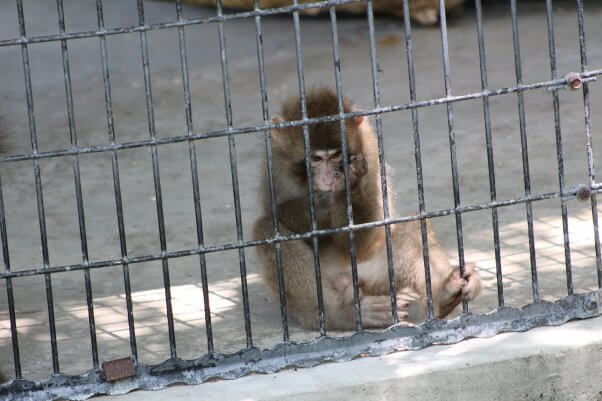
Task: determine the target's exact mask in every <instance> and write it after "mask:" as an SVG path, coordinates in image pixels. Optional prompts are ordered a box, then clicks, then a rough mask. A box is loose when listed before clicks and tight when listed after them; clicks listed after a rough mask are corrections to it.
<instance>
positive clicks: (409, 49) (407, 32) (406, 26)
mask: <svg viewBox="0 0 602 401" xmlns="http://www.w3.org/2000/svg"><path fill="white" fill-rule="evenodd" d="M408 2H409V0H403V2H402V5H403V31H404V36H405V41H406V58H407V61H408V80H409V85H410V101H411V102H412V103H413V102H415V101H416V76H415V74H414V55H413V46H412V25H411V23H410V7H409V4H408ZM419 127H420V125H419V123H418V110H416V108H412V132H413V136H414V158H415V159H416V184H417V186H418V207H419V210H420V214H421V215H422V214H424V212H425V205H424V177H423V175H422V154H421V151H420V132H419ZM420 233H421V236H422V259H423V261H424V281H425V286H426V305H427V313H428V316H427V318H428V319H433V318H434V317H435V313H434V311H433V291H432V287H431V268H430V263H429V247H428V236H427V230H426V220H424V219H421V220H420Z"/></svg>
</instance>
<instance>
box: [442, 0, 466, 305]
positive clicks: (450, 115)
mask: <svg viewBox="0 0 602 401" xmlns="http://www.w3.org/2000/svg"><path fill="white" fill-rule="evenodd" d="M439 15H440V26H441V48H442V51H443V78H444V82H445V94H446V96H451V79H450V75H451V72H450V67H449V48H448V46H447V20H446V17H445V1H444V0H439ZM447 127H448V130H449V153H450V158H451V170H452V186H453V190H454V207H455V208H458V207H459V206H460V183H459V180H458V163H457V160H456V133H455V127H454V109H453V106H452V104H451V103H447ZM455 216H456V237H457V240H458V262H459V264H460V275H463V274H464V236H463V234H462V215H461V214H460V213H455ZM462 309H463V311H464V313H468V302H466V301H465V300H464V301H462Z"/></svg>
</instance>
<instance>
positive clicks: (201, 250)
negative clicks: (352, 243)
mask: <svg viewBox="0 0 602 401" xmlns="http://www.w3.org/2000/svg"><path fill="white" fill-rule="evenodd" d="M583 187H584V185H578V186H576V187H574V188H572V189H571V190H570V191H566V192H565V193H563V194H561V193H560V192H548V193H544V194H539V195H531V196H523V197H519V198H514V199H507V200H498V201H495V202H488V203H483V204H478V205H469V206H461V207H458V208H453V209H443V210H438V211H434V212H426V213H421V214H417V215H412V216H404V217H397V218H390V219H385V220H379V221H373V222H370V223H362V224H353V225H350V226H346V227H338V228H330V229H325V230H314V231H311V232H307V233H302V234H293V235H286V236H274V237H272V238H267V239H263V240H254V241H241V242H233V243H229V244H222V245H212V246H199V247H198V248H193V249H185V250H179V251H169V252H167V251H165V252H160V253H157V254H154V255H143V256H132V257H126V258H121V259H113V260H103V261H98V262H90V263H88V264H87V265H83V264H77V265H64V266H54V267H48V268H45V269H36V268H29V269H26V270H17V271H14V270H13V271H9V272H3V273H0V279H7V278H13V277H29V276H35V275H39V274H47V273H63V272H68V271H74V270H82V269H88V268H89V269H97V268H101V267H109V266H120V265H123V264H129V263H143V262H150V261H154V260H163V259H168V258H181V257H186V256H194V255H200V254H206V253H213V252H221V251H229V250H233V249H241V248H247V247H255V246H259V245H267V244H276V243H280V242H286V241H297V240H304V239H309V238H314V237H322V236H327V235H333V234H338V233H343V232H350V231H358V230H365V229H368V228H374V227H380V226H384V225H390V224H398V223H407V222H410V221H416V220H424V219H431V218H434V217H443V216H449V215H452V214H458V213H468V212H476V211H479V210H484V209H491V208H497V207H502V206H511V205H516V204H520V203H525V202H536V201H541V200H546V199H555V198H561V199H565V200H569V199H574V198H576V197H577V192H578V191H579V190H580V189H582V188H583ZM589 188H590V191H591V192H590V194H591V195H593V194H597V193H601V192H602V184H596V185H595V186H594V187H589Z"/></svg>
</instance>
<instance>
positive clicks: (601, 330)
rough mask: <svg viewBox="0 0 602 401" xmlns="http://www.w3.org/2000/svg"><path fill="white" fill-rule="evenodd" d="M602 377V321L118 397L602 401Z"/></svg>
mask: <svg viewBox="0 0 602 401" xmlns="http://www.w3.org/2000/svg"><path fill="white" fill-rule="evenodd" d="M601 378H602V317H598V318H594V319H589V320H580V321H575V322H570V323H567V324H564V325H562V326H559V327H542V328H537V329H533V330H531V331H529V332H526V333H506V334H500V335H497V336H495V337H492V338H487V339H471V340H467V341H464V342H461V343H459V344H453V345H445V346H432V347H429V348H427V349H423V350H420V351H406V352H397V353H394V354H390V355H387V356H383V357H378V358H362V359H357V360H355V361H351V362H346V363H326V364H323V365H320V366H317V367H315V368H311V369H298V370H287V371H284V372H280V373H277V374H272V375H251V376H247V377H244V378H241V379H238V380H232V381H219V382H213V383H204V384H201V385H197V386H172V387H170V388H167V389H165V390H161V391H157V392H150V391H138V392H134V393H131V394H128V395H125V396H120V397H119V398H118V399H119V400H120V401H122V400H123V401H126V400H128V401H129V400H132V401H134V400H149V401H152V400H204V401H205V400H206V401H209V400H216V401H218V400H219V401H224V400H244V401H256V400H273V401H276V400H324V401H328V400H341V399H345V400H346V401H351V400H438V399H445V400H464V399H470V400H531V399H537V400H539V399H542V400H588V401H590V400H596V401H602V380H601ZM115 399H116V398H115V397H98V398H96V400H105V401H114V400H115Z"/></svg>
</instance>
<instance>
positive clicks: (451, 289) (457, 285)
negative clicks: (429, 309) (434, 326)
mask: <svg viewBox="0 0 602 401" xmlns="http://www.w3.org/2000/svg"><path fill="white" fill-rule="evenodd" d="M482 289H483V283H482V282H481V276H480V275H479V272H478V270H477V269H476V266H475V264H474V263H466V265H464V274H463V275H460V268H459V267H456V268H455V269H454V270H453V271H452V273H451V274H450V275H449V277H448V278H447V280H446V282H445V284H444V287H443V290H442V293H441V296H440V305H439V313H438V315H439V316H438V317H439V318H440V319H441V318H444V317H445V316H447V315H448V314H449V313H450V312H451V311H452V310H453V309H454V308H455V307H456V306H457V305H459V304H460V302H462V300H466V301H472V300H473V299H475V298H476V297H477V296H478V295H479V294H480V293H481V290H482Z"/></svg>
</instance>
